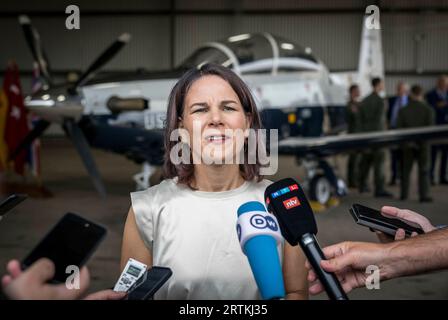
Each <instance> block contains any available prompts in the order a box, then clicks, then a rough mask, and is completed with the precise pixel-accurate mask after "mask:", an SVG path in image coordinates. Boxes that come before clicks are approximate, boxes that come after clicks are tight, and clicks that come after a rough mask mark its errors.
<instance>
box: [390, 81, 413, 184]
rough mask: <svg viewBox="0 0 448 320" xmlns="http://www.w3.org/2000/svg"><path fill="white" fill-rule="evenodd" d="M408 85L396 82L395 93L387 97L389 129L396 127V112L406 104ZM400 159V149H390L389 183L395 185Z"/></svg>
mask: <svg viewBox="0 0 448 320" xmlns="http://www.w3.org/2000/svg"><path fill="white" fill-rule="evenodd" d="M408 94H409V87H408V84H407V83H405V82H402V81H400V82H399V83H398V84H397V95H396V96H393V97H391V98H389V109H388V110H387V120H388V124H389V129H396V128H397V117H398V112H399V111H400V110H401V109H402V108H403V107H404V106H406V105H407V104H408ZM400 161H401V150H400V149H399V148H391V149H390V169H391V178H390V182H389V185H391V186H393V185H395V183H396V181H397V177H398V176H399V174H397V173H398V172H399V170H398V168H397V167H398V164H399V163H400Z"/></svg>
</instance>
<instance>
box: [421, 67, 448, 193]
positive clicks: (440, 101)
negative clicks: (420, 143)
mask: <svg viewBox="0 0 448 320" xmlns="http://www.w3.org/2000/svg"><path fill="white" fill-rule="evenodd" d="M426 101H427V102H428V103H429V104H430V105H431V106H432V108H433V109H434V111H435V114H436V125H443V124H448V77H447V76H445V75H443V76H440V77H439V79H438V80H437V85H436V87H435V88H434V89H433V90H431V91H430V92H428V94H427V95H426ZM438 153H440V154H441V158H440V175H439V183H440V184H448V177H447V175H446V173H447V172H446V169H447V161H448V145H447V144H440V145H433V146H432V148H431V173H430V176H431V183H432V184H435V179H434V167H435V164H436V160H437V155H438Z"/></svg>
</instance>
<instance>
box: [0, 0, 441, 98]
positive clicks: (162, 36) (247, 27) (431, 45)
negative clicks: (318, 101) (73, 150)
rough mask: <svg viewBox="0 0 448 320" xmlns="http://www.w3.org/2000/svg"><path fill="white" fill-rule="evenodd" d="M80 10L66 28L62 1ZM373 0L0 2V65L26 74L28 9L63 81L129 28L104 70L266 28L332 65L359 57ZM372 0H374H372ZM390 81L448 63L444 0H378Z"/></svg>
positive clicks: (427, 73) (157, 63)
mask: <svg viewBox="0 0 448 320" xmlns="http://www.w3.org/2000/svg"><path fill="white" fill-rule="evenodd" d="M74 3H75V4H77V5H78V6H79V7H80V9H81V30H67V29H65V17H66V15H65V14H64V10H65V6H66V5H68V4H74ZM370 3H371V1H359V0H342V1H337V2H336V1H327V0H325V1H313V2H309V1H294V0H278V1H268V0H261V1H260V0H258V1H256V0H245V1H237V0H216V1H205V0H171V1H154V0H153V1H143V0H128V1H126V2H123V1H117V0H113V1H103V0H101V1H87V0H78V1H75V2H73V1H54V0H53V1H50V0H40V1H31V0H25V1H21V2H20V3H18V2H17V1H9V0H8V1H2V2H0V17H1V19H0V38H1V39H2V42H3V43H4V44H5V45H3V46H2V50H0V63H1V64H2V65H1V66H0V70H2V69H3V68H4V67H2V66H5V65H6V61H7V60H8V59H10V58H14V59H16V61H17V62H18V64H19V67H20V69H21V70H22V71H24V75H25V76H24V78H23V82H24V83H23V87H24V90H25V91H27V89H28V88H29V87H30V86H29V85H28V83H29V78H30V74H31V68H32V64H31V55H30V53H29V50H28V48H27V46H26V44H25V41H24V39H23V35H22V32H21V29H20V27H19V24H18V22H17V15H18V14H19V13H21V12H27V13H29V15H30V17H31V18H32V21H33V24H34V25H35V26H36V27H37V28H38V30H39V31H40V34H41V37H42V41H43V43H44V46H45V49H46V51H47V55H48V56H49V59H50V62H51V67H52V69H53V70H54V73H55V74H56V76H57V78H60V79H63V77H64V76H65V74H66V73H67V72H68V71H70V70H78V71H81V70H83V69H85V68H86V67H87V66H88V65H89V64H90V63H91V62H92V61H93V59H95V57H96V56H97V55H98V54H99V53H100V52H101V51H102V50H104V48H105V47H107V46H108V45H109V44H110V43H111V42H112V41H113V39H115V38H116V37H117V36H118V35H119V34H120V33H121V32H124V31H126V32H130V33H131V34H132V36H133V38H132V41H131V42H130V44H129V45H128V46H127V47H126V48H125V49H124V50H122V51H121V52H120V53H119V54H118V55H117V56H116V57H115V58H114V59H113V60H112V61H111V62H110V63H108V64H107V65H106V66H105V67H104V69H103V70H104V71H108V72H114V71H131V70H135V69H137V68H144V69H147V70H162V69H167V68H170V66H171V65H173V64H174V65H176V64H178V63H180V62H181V61H182V60H183V59H184V58H185V57H186V56H187V55H188V54H189V53H190V52H191V51H192V50H194V49H195V48H196V47H197V46H198V45H200V44H201V43H203V42H206V41H213V40H217V39H220V38H225V37H228V36H230V35H233V34H237V33H245V32H262V31H268V32H272V33H274V34H277V35H280V36H283V37H285V38H288V39H290V40H291V41H294V42H297V43H299V44H302V45H304V46H309V47H310V48H312V50H313V52H314V54H316V55H317V56H318V57H320V58H321V59H322V60H323V61H324V63H325V64H326V65H327V66H328V67H329V69H330V70H334V71H341V70H353V69H356V67H357V63H358V52H359V43H360V32H361V23H362V15H363V12H364V8H365V7H366V6H367V5H368V4H370ZM376 3H378V1H376ZM379 4H380V6H381V7H382V8H384V9H382V10H383V11H382V13H381V22H382V30H383V33H382V34H383V48H384V54H385V66H386V72H387V75H388V78H387V89H388V92H392V91H393V87H394V85H395V83H396V82H397V81H398V80H399V79H405V80H407V79H409V80H412V82H416V81H417V82H420V83H421V84H423V85H424V86H425V87H426V88H429V87H430V86H432V85H433V82H434V79H435V77H436V76H437V74H439V73H440V72H447V71H448V59H447V58H446V57H447V56H448V41H446V39H447V36H446V33H447V31H448V1H447V0H439V1H437V0H431V1H425V3H424V5H423V4H421V3H420V4H419V3H418V2H417V1H404V0H392V1H380V3H379Z"/></svg>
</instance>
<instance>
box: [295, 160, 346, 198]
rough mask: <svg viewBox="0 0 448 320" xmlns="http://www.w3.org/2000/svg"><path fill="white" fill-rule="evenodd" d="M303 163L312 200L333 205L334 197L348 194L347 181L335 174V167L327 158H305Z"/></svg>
mask: <svg viewBox="0 0 448 320" xmlns="http://www.w3.org/2000/svg"><path fill="white" fill-rule="evenodd" d="M303 165H304V167H305V169H306V175H307V183H306V184H305V185H306V186H307V190H308V196H309V198H310V200H311V201H314V202H316V203H318V204H319V205H321V206H327V205H331V203H332V199H335V198H336V199H337V198H339V197H342V196H345V195H346V194H347V186H346V185H345V182H344V181H343V180H342V179H340V178H338V177H337V176H336V175H335V173H334V171H333V168H332V167H331V166H330V165H329V164H328V163H327V162H326V161H325V160H322V159H320V160H318V159H305V160H303ZM333 202H334V201H333Z"/></svg>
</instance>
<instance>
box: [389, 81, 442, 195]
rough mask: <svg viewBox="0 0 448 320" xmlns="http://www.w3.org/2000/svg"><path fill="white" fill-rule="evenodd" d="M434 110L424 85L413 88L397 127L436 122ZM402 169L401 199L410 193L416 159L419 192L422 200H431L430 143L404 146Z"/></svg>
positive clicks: (414, 143) (400, 113) (417, 125)
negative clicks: (425, 94) (425, 95)
mask: <svg viewBox="0 0 448 320" xmlns="http://www.w3.org/2000/svg"><path fill="white" fill-rule="evenodd" d="M434 118H435V115H434V110H433V109H432V108H431V107H430V106H429V105H427V104H426V103H425V102H424V100H423V89H422V87H420V86H418V85H415V86H413V87H412V88H411V97H410V101H409V103H408V105H407V106H406V107H404V108H403V109H401V110H400V112H399V113H398V118H397V128H413V127H423V126H430V125H433V124H434ZM402 152H403V153H402V154H403V157H402V166H401V167H402V169H401V199H402V200H406V199H407V197H408V193H409V176H410V174H411V171H412V165H413V163H414V160H417V163H418V193H419V196H420V202H430V201H432V199H431V198H430V197H429V155H430V152H429V145H428V143H427V142H412V143H407V144H404V146H403V148H402Z"/></svg>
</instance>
